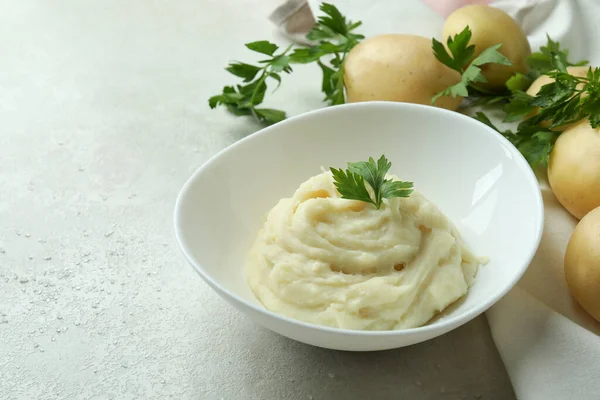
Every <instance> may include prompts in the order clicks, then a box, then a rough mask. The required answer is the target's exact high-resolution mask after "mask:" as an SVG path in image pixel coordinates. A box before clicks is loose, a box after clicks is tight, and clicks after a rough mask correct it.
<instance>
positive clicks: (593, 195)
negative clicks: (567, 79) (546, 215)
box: [548, 120, 600, 219]
mask: <svg viewBox="0 0 600 400" xmlns="http://www.w3.org/2000/svg"><path fill="white" fill-rule="evenodd" d="M548 181H549V182H550V187H551V188H552V191H553V192H554V195H555V196H556V198H557V199H558V201H559V202H560V203H561V204H562V205H563V207H565V208H566V209H567V211H569V212H570V213H571V214H572V215H573V216H574V217H575V218H577V219H581V218H583V216H584V215H586V214H587V213H588V212H590V211H591V210H593V209H594V208H596V207H600V128H597V129H593V128H592V127H591V126H590V123H589V122H588V121H587V120H583V121H581V122H579V123H577V124H576V125H575V126H573V127H571V128H569V129H566V130H565V131H564V132H563V133H562V134H561V135H560V136H559V137H558V139H557V140H556V144H555V145H554V149H553V150H552V153H550V160H549V162H548Z"/></svg>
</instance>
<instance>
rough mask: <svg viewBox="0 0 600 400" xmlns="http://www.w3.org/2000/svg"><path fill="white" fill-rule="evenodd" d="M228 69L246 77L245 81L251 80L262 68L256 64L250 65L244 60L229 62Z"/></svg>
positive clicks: (241, 76) (234, 73) (236, 74)
mask: <svg viewBox="0 0 600 400" xmlns="http://www.w3.org/2000/svg"><path fill="white" fill-rule="evenodd" d="M225 70H226V71H228V72H230V73H232V74H233V75H235V76H239V77H240V78H244V82H250V81H252V79H254V77H255V76H256V74H257V73H258V72H259V71H260V70H261V68H260V67H257V66H255V65H250V64H246V63H242V62H234V63H231V64H229V66H228V67H227V68H225Z"/></svg>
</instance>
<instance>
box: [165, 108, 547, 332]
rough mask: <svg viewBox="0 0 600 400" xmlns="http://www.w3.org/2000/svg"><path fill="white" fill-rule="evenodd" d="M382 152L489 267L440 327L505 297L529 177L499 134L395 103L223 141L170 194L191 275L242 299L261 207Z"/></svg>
mask: <svg viewBox="0 0 600 400" xmlns="http://www.w3.org/2000/svg"><path fill="white" fill-rule="evenodd" d="M381 154H385V155H386V157H387V158H389V160H390V161H391V162H392V168H391V171H390V172H391V173H394V174H396V175H398V176H399V177H400V178H401V179H404V180H411V181H414V183H415V189H416V190H419V191H420V192H422V193H423V194H424V195H425V196H426V197H427V198H429V199H430V200H431V201H433V202H434V203H436V204H437V205H438V207H440V209H441V210H442V211H443V212H444V213H445V214H446V215H447V216H448V217H450V218H451V220H452V221H453V222H454V223H455V224H456V225H457V227H458V228H459V230H460V231H461V232H462V234H463V236H464V238H465V240H466V241H467V243H468V244H469V245H470V246H471V248H472V249H473V250H474V252H475V253H476V254H478V255H480V256H487V257H489V259H490V261H489V264H487V265H485V266H483V267H481V268H480V270H479V273H478V275H477V281H476V283H475V285H474V286H473V287H472V288H471V290H470V292H469V294H468V296H466V298H465V299H464V300H463V301H461V302H459V304H457V305H456V307H452V310H451V311H449V312H448V313H445V314H444V315H443V316H442V318H439V319H437V320H436V321H434V322H432V324H439V323H441V321H443V320H444V319H446V318H453V317H456V316H458V315H460V314H463V313H466V312H470V311H471V312H472V311H473V310H474V309H480V312H481V311H483V310H485V309H486V308H487V307H489V306H490V305H491V304H492V303H493V302H494V301H496V300H497V299H498V298H499V297H501V296H502V295H503V294H505V293H506V292H507V291H508V290H509V289H510V288H511V287H512V286H513V285H514V284H515V283H516V281H517V280H518V279H519V278H520V277H521V275H522V274H523V272H524V271H525V269H526V267H527V265H528V263H529V261H530V259H531V257H532V256H533V254H534V252H535V249H536V248H537V245H538V243H539V238H540V235H541V226H542V220H543V210H542V207H543V206H542V201H541V196H540V193H539V189H538V187H537V181H536V179H535V176H534V175H533V173H532V172H531V170H530V168H529V166H528V165H527V164H526V162H525V161H524V159H523V158H522V157H521V156H520V155H519V154H518V153H517V151H516V150H515V149H514V148H513V147H512V146H511V145H510V144H509V143H508V142H507V141H506V140H505V139H504V138H502V137H501V136H500V135H499V134H497V133H496V132H495V131H493V130H492V129H490V128H488V127H486V126H484V125H483V124H481V123H479V122H477V121H475V120H473V119H471V118H469V117H466V116H463V115H460V114H458V113H454V112H449V111H445V110H439V109H435V108H432V107H426V106H418V105H411V104H399V103H363V104H352V105H346V106H340V107H332V108H329V109H325V110H319V111H316V112H312V113H308V114H305V115H302V116H300V117H296V118H292V119H290V120H287V121H284V122H282V123H279V124H277V125H274V126H272V127H270V128H267V129H265V130H263V131H261V132H260V133H257V134H254V135H251V136H249V137H248V138H246V139H244V140H241V141H239V142H238V143H236V144H235V145H233V146H231V147H229V148H228V149H226V150H225V151H223V152H221V153H220V154H218V155H217V156H216V157H214V158H212V159H211V160H210V161H209V162H208V163H206V164H205V165H203V166H202V167H201V168H200V169H199V170H198V171H197V172H196V173H195V174H194V175H193V177H192V178H191V179H190V180H189V181H188V183H187V184H186V186H185V187H184V189H183V190H182V193H181V195H180V198H179V200H178V203H177V209H176V229H177V235H178V238H179V241H180V244H181V247H182V249H183V250H184V252H185V253H186V255H187V257H188V258H189V259H190V261H191V262H192V264H194V266H195V267H196V268H197V269H198V270H199V272H200V273H201V275H202V276H203V277H204V278H205V279H207V280H208V281H209V282H211V283H212V284H213V286H221V288H223V289H224V290H225V291H228V292H230V293H233V294H234V295H236V296H239V297H241V298H242V299H244V300H246V301H247V302H249V303H254V304H257V305H258V304H259V303H258V301H257V300H256V298H255V297H254V295H253V294H252V292H251V291H250V289H249V288H248V286H247V284H246V280H245V273H244V262H245V257H246V252H247V251H248V249H249V248H250V246H251V244H252V242H253V241H254V239H255V236H256V233H257V231H258V229H259V228H260V227H261V225H262V222H263V216H264V215H265V213H266V212H268V211H269V210H270V209H271V207H273V205H275V203H276V202H277V201H278V200H279V199H280V198H282V197H289V196H291V195H292V194H293V193H294V191H295V189H296V188H297V187H298V186H299V185H300V183H302V182H304V181H305V180H306V179H308V178H309V177H311V176H313V175H316V174H318V173H320V172H321V170H320V168H321V166H323V167H330V166H335V167H343V166H345V165H346V162H347V161H360V160H364V159H366V158H368V157H369V156H372V157H375V158H376V157H379V156H380V155H381Z"/></svg>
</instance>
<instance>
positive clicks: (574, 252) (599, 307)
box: [565, 208, 600, 321]
mask: <svg viewBox="0 0 600 400" xmlns="http://www.w3.org/2000/svg"><path fill="white" fill-rule="evenodd" d="M565 279H566V280H567V285H568V286H569V289H570V290H571V294H572V295H573V297H574V298H575V300H577V302H578V303H579V304H580V305H581V306H582V307H583V308H584V309H585V310H586V311H587V312H588V313H589V314H590V315H591V316H592V317H594V318H595V319H596V320H597V321H600V208H596V209H595V210H593V211H591V212H590V213H589V214H587V215H586V216H585V217H583V219H582V220H581V221H580V222H579V224H577V228H575V231H574V232H573V235H572V236H571V239H570V240H569V245H568V246H567V252H566V254H565Z"/></svg>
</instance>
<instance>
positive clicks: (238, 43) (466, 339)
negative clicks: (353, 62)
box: [0, 0, 514, 400]
mask: <svg viewBox="0 0 600 400" xmlns="http://www.w3.org/2000/svg"><path fill="white" fill-rule="evenodd" d="M275 4H277V2H276V0H269V1H260V2H259V1H250V0H245V1H242V0H212V1H209V0H203V1H194V0H182V1H166V0H164V1H163V0H157V1H148V0H128V1H118V0H55V1H52V2H49V1H44V0H39V1H31V0H19V1H15V0H4V1H2V2H1V4H0V9H2V13H0V171H1V173H0V248H1V250H0V398H2V399H13V398H19V399H38V398H39V399H79V398H81V399H133V398H148V399H150V398H152V399H164V398H169V397H170V398H176V399H189V398H200V399H221V398H223V399H261V400H262V399H289V400H295V399H349V400H351V399H364V398H367V397H368V398H370V399H389V398H400V397H402V398H407V399H416V398H425V399H434V398H447V399H460V398H483V399H503V400H504V399H510V398H514V394H513V392H512V388H511V386H510V382H509V381H508V378H507V375H506V372H505V370H504V367H503V365H502V363H501V361H500V359H499V357H498V354H497V352H496V349H495V347H494V344H493V342H492V340H491V337H490V334H489V330H488V326H487V323H486V321H485V319H484V318H483V317H481V318H478V319H477V320H475V321H473V322H472V323H470V324H468V325H466V326H464V327H462V328H460V329H457V330H456V331H454V332H452V333H449V334H447V335H445V336H443V337H440V338H438V339H435V340H432V341H429V342H427V343H423V344H420V345H417V346H413V347H410V348H404V349H399V350H395V351H387V352H380V353H364V354H353V353H343V352H335V351H327V350H323V349H319V348H313V347H309V346H306V345H303V344H299V343H296V342H292V341H291V340H288V339H286V338H283V337H280V336H278V335H276V334H274V333H271V332H269V331H266V330H265V329H262V328H260V327H258V326H255V325H254V324H253V323H252V322H251V321H249V320H248V319H247V318H245V317H244V316H242V315H240V314H239V313H238V312H236V311H234V310H233V309H232V308H231V307H229V306H228V305H227V304H226V303H225V302H224V301H222V300H221V299H220V298H218V297H217V296H216V295H215V294H214V293H213V292H212V291H211V290H210V289H209V287H208V286H207V285H205V284H204V283H203V282H202V281H201V279H200V278H199V277H198V276H197V275H196V274H195V273H194V272H193V270H192V268H190V267H189V266H188V265H187V264H186V263H185V261H184V260H183V257H182V256H181V255H180V254H179V251H178V249H177V248H176V244H175V243H174V239H173V229H172V222H171V221H172V210H173V205H174V201H175V198H176V195H177V193H178V190H179V188H180V187H181V186H182V184H183V182H184V181H185V180H186V178H187V177H188V176H189V175H190V174H191V173H192V171H194V170H195V169H196V168H197V167H198V166H199V165H200V164H202V163H203V162H204V161H205V160H206V159H207V158H208V157H209V156H211V155H213V154H215V153H216V152H217V151H219V150H221V149H222V148H224V147H225V146H227V145H229V144H231V143H232V142H234V141H235V140H237V139H239V138H241V137H243V136H245V135H247V134H249V133H251V132H253V131H255V130H256V129H257V126H256V125H254V124H253V123H250V122H248V121H247V120H244V119H237V120H236V119H234V118H233V117H231V116H229V115H227V114H226V113H224V112H222V111H211V110H209V109H208V107H207V102H206V100H207V98H208V97H209V95H210V94H213V92H216V91H218V90H219V89H220V87H221V85H222V84H225V83H229V82H230V81H231V78H230V77H229V76H228V74H226V73H225V72H224V71H223V67H224V66H225V64H226V63H227V61H229V60H230V59H232V58H247V57H248V53H247V52H246V51H245V50H244V48H243V46H242V44H243V43H244V42H246V41H250V40H255V39H264V38H267V39H268V38H275V37H276V35H275V34H274V31H273V29H272V26H270V25H269V24H268V23H266V22H265V21H266V17H267V15H268V13H269V12H270V11H271V10H272V9H273V7H274V5H275ZM407 8H408V9H411V10H413V11H414V13H416V14H412V15H411V14H410V13H409V12H407V14H406V15H400V16H399V18H405V19H407V24H412V27H414V29H415V30H416V31H417V33H419V32H418V27H421V26H423V25H422V21H419V18H413V15H417V16H418V17H422V16H423V15H426V14H427V13H428V11H427V10H426V9H424V8H423V6H422V5H421V4H419V3H417V2H415V1H410V2H407ZM358 18H360V16H358ZM278 40H280V41H281V39H278ZM317 74H318V71H316V70H313V69H311V68H310V67H309V68H301V67H299V68H298V71H297V72H295V73H294V77H293V78H292V79H289V78H288V79H286V82H284V84H283V85H282V89H281V91H280V92H278V93H277V94H276V96H274V97H273V101H272V104H271V105H276V106H281V107H284V108H286V109H287V110H288V111H289V112H290V114H296V113H299V112H302V111H306V110H309V109H311V108H315V107H318V106H320V99H321V94H320V93H319V80H318V78H317Z"/></svg>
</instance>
